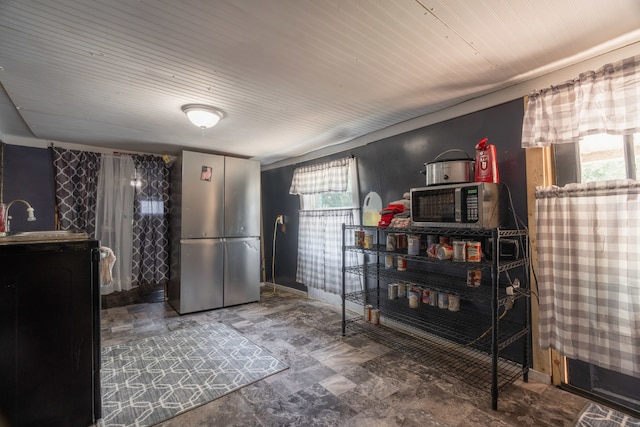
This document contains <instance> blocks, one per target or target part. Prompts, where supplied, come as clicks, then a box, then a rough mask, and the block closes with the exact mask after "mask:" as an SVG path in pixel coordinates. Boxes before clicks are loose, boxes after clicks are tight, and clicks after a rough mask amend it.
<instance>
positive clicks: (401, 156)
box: [262, 99, 527, 290]
mask: <svg viewBox="0 0 640 427" xmlns="http://www.w3.org/2000/svg"><path fill="white" fill-rule="evenodd" d="M523 114H524V106H523V100H522V99H517V100H514V101H511V102H507V103H504V104H500V105H497V106H495V107H491V108H488V109H485V110H482V111H478V112H475V113H471V114H467V115H465V116H461V117H457V118H455V119H451V120H447V121H445V122H441V123H437V124H434V125H431V126H427V127H424V128H421V129H417V130H414V131H411V132H407V133H404V134H401V135H396V136H393V137H390V138H385V139H383V140H380V141H376V142H373V143H370V144H368V145H366V146H363V147H359V148H356V149H353V150H350V151H345V152H342V153H338V154H334V155H331V156H327V157H323V158H320V159H316V160H313V161H309V162H305V163H300V164H297V165H291V166H285V167H282V168H277V169H272V170H267V171H263V172H262V210H263V218H264V219H263V222H264V223H263V227H264V239H265V267H266V273H267V280H268V281H271V280H272V275H271V262H272V239H273V224H274V221H275V218H276V216H277V215H279V214H284V215H285V220H286V225H287V227H286V233H284V234H283V233H282V232H281V231H280V230H278V232H277V235H276V262H275V282H276V283H278V284H282V285H285V286H290V287H294V288H297V289H302V290H305V289H306V287H305V286H304V285H302V284H300V283H297V282H296V281H295V276H296V257H297V249H298V209H299V201H298V196H294V195H290V194H289V187H290V186H291V178H292V177H293V171H294V170H295V168H296V167H299V166H304V165H306V164H314V163H320V162H325V161H328V160H330V159H334V158H341V157H345V156H348V155H351V154H353V155H354V156H356V157H357V159H358V181H359V185H360V201H361V202H362V200H363V199H364V198H365V196H366V195H367V193H369V191H375V192H377V193H378V194H380V197H381V198H382V204H383V206H384V205H386V204H387V203H389V202H391V201H394V200H398V199H400V198H402V195H403V193H405V192H407V191H409V189H410V188H412V187H422V186H424V184H425V176H424V175H422V174H420V173H419V172H420V171H421V170H424V163H428V162H430V161H433V160H434V159H435V157H436V156H438V154H440V153H442V152H444V151H445V150H448V149H451V148H458V149H462V150H465V151H466V152H467V153H468V155H469V156H471V157H475V145H476V143H477V142H478V141H480V140H481V139H482V138H484V137H488V138H489V143H490V144H493V145H495V146H496V149H497V154H498V170H499V173H500V179H501V182H503V183H505V184H507V185H508V187H509V188H510V190H511V194H512V196H513V203H514V207H515V211H516V213H517V214H518V216H519V217H520V218H521V219H522V220H523V221H525V222H526V220H527V204H526V203H527V202H526V171H525V151H524V149H522V148H521V147H520V140H521V137H522V118H523Z"/></svg>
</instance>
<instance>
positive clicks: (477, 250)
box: [467, 242, 482, 262]
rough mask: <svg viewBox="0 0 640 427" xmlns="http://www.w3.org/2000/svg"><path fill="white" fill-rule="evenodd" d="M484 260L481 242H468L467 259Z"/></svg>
mask: <svg viewBox="0 0 640 427" xmlns="http://www.w3.org/2000/svg"><path fill="white" fill-rule="evenodd" d="M481 260H482V245H481V244H480V242H467V261H469V262H480V261H481Z"/></svg>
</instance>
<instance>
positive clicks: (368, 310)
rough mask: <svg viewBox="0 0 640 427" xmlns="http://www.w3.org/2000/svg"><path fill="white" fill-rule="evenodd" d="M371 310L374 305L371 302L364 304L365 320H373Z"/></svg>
mask: <svg viewBox="0 0 640 427" xmlns="http://www.w3.org/2000/svg"><path fill="white" fill-rule="evenodd" d="M371 310H373V306H372V305H371V304H367V305H365V306H364V320H365V321H366V322H371Z"/></svg>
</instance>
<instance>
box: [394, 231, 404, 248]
mask: <svg viewBox="0 0 640 427" xmlns="http://www.w3.org/2000/svg"><path fill="white" fill-rule="evenodd" d="M396 249H407V235H406V234H404V233H398V234H396Z"/></svg>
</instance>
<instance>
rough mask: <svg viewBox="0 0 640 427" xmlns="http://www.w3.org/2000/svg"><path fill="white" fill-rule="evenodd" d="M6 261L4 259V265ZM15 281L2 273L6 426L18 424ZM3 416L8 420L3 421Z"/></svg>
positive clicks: (1, 374) (0, 358)
mask: <svg viewBox="0 0 640 427" xmlns="http://www.w3.org/2000/svg"><path fill="white" fill-rule="evenodd" d="M5 261H6V260H5V259H4V258H3V259H2V263H3V264H4V262H5ZM7 265H9V264H7ZM15 280H16V279H15V276H14V275H13V274H9V273H7V272H6V271H4V272H0V384H1V385H2V386H1V387H0V414H2V415H0V425H4V424H3V421H6V422H7V423H8V424H9V425H15V424H16V420H15V405H16V395H15V388H16V352H15V349H16V324H15V316H16V310H15V299H16V298H15V291H16V287H15ZM2 416H5V417H8V419H7V420H3V419H2V418H1V417H2Z"/></svg>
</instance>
